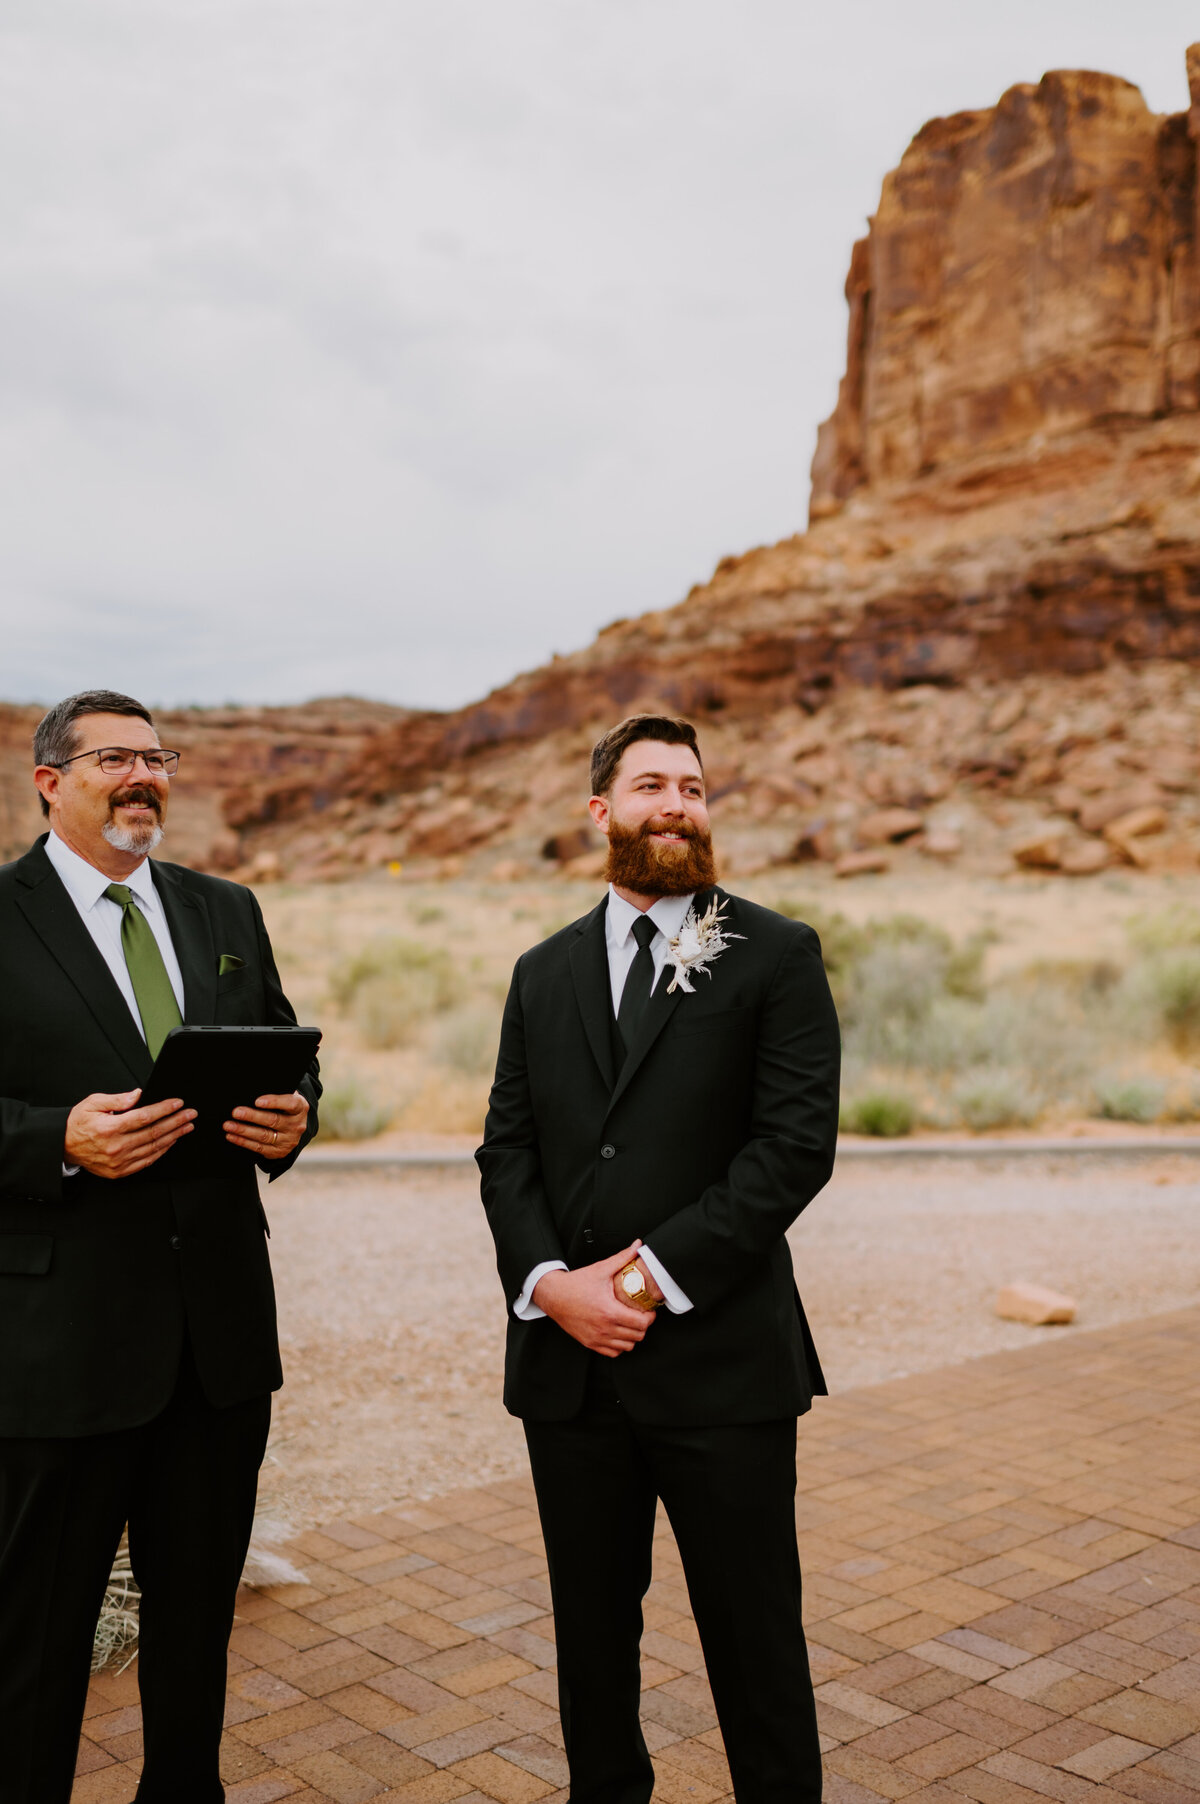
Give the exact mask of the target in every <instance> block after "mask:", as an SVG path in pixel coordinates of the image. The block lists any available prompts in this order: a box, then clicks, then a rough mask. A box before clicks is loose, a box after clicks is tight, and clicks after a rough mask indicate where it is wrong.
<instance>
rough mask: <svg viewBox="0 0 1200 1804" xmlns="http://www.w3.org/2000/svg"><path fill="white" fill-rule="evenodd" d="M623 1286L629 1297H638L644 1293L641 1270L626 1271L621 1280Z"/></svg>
mask: <svg viewBox="0 0 1200 1804" xmlns="http://www.w3.org/2000/svg"><path fill="white" fill-rule="evenodd" d="M621 1288H622V1289H623V1290H624V1292H625V1295H626V1296H627V1297H637V1296H640V1295H641V1293H642V1274H641V1272H626V1273H625V1276H624V1277H623V1278H622V1280H621Z"/></svg>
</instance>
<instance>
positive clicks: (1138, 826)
mask: <svg viewBox="0 0 1200 1804" xmlns="http://www.w3.org/2000/svg"><path fill="white" fill-rule="evenodd" d="M1166 824H1167V815H1166V810H1165V809H1164V808H1160V807H1158V805H1157V804H1155V805H1154V806H1152V807H1149V808H1133V809H1131V810H1130V811H1129V813H1128V814H1119V815H1118V816H1117V817H1116V819H1115V820H1111V821H1109V823H1108V825H1107V826H1106V827H1105V829H1104V837H1105V839H1107V840H1108V841H1109V843H1110V844H1111V845H1114V846H1121V845H1123V844H1124V842H1125V841H1126V840H1130V839H1144V838H1145V837H1146V835H1147V834H1148V833H1161V832H1162V830H1163V828H1164V827H1165V826H1166Z"/></svg>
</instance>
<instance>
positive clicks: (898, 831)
mask: <svg viewBox="0 0 1200 1804" xmlns="http://www.w3.org/2000/svg"><path fill="white" fill-rule="evenodd" d="M924 825H925V822H924V820H923V818H922V817H921V815H919V814H918V813H917V811H916V809H915V808H880V809H878V810H877V812H876V813H874V814H868V815H866V816H865V818H864V819H863V820H861V821H859V823H858V837H859V838H860V839H865V840H866V841H867V843H868V845H873V846H882V845H888V844H892V845H895V844H897V843H898V842H899V841H900V840H905V839H911V837H912V835H913V834H914V833H919V832H920V831H921V829H922V827H923V826H924Z"/></svg>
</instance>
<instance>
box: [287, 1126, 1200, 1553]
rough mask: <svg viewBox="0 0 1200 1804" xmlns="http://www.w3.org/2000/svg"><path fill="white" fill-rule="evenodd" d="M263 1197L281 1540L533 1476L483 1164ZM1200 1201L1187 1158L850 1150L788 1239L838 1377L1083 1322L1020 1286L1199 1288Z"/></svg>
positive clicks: (1119, 1309)
mask: <svg viewBox="0 0 1200 1804" xmlns="http://www.w3.org/2000/svg"><path fill="white" fill-rule="evenodd" d="M266 1200H267V1206H268V1209H269V1212H270V1215H271V1222H272V1228H273V1230H274V1234H273V1239H272V1242H271V1246H272V1257H273V1259H274V1264H275V1271H276V1278H277V1284H278V1290H279V1306H280V1322H281V1328H282V1334H283V1341H284V1364H285V1371H286V1374H287V1384H286V1385H285V1388H284V1390H283V1391H282V1392H281V1394H280V1396H279V1398H278V1399H277V1409H276V1417H275V1427H274V1431H273V1434H272V1441H271V1449H270V1454H269V1459H268V1465H267V1467H266V1470H265V1472H264V1483H263V1497H262V1508H261V1518H262V1526H263V1529H264V1531H265V1534H266V1536H267V1538H268V1539H274V1538H282V1536H283V1534H284V1532H285V1531H287V1530H295V1529H300V1528H302V1527H307V1526H311V1525H315V1524H317V1523H320V1522H323V1521H328V1520H330V1519H331V1518H333V1517H335V1516H338V1515H342V1514H355V1513H359V1512H363V1511H367V1510H371V1509H378V1508H381V1507H383V1506H384V1505H386V1504H389V1503H393V1502H397V1501H400V1500H402V1499H405V1498H411V1497H414V1496H431V1495H436V1494H438V1493H439V1492H445V1491H449V1490H454V1489H456V1488H458V1487H459V1486H464V1485H476V1484H483V1483H486V1482H487V1481H488V1480H489V1479H491V1478H494V1477H498V1476H502V1475H508V1474H510V1473H512V1472H515V1471H519V1470H521V1469H522V1468H523V1462H524V1444H523V1440H522V1436H521V1431H520V1426H519V1424H518V1423H516V1422H514V1421H512V1420H511V1419H510V1418H509V1417H508V1416H507V1415H506V1414H505V1412H504V1409H503V1406H502V1404H501V1402H500V1383H501V1366H502V1358H503V1337H504V1313H503V1303H502V1298H501V1294H500V1289H499V1284H498V1281H497V1279H496V1275H495V1270H494V1266H493V1263H492V1251H491V1242H490V1239H489V1237H488V1233H487V1228H486V1225H485V1223H484V1219H483V1214H482V1211H481V1209H480V1206H479V1201H478V1195H477V1191H476V1187H475V1184H474V1182H473V1180H472V1177H471V1174H470V1173H469V1172H467V1173H458V1172H454V1173H444V1174H438V1173H434V1174H424V1175H421V1176H415V1177H414V1176H409V1177H403V1176H395V1177H393V1176H387V1175H382V1176H381V1175H380V1174H378V1173H371V1174H362V1175H358V1174H349V1175H347V1174H345V1173H337V1172H320V1171H317V1170H313V1169H309V1170H305V1168H304V1167H303V1165H302V1166H301V1168H300V1169H299V1170H298V1171H297V1172H295V1173H294V1174H292V1175H291V1176H289V1177H287V1178H285V1179H283V1180H282V1181H281V1182H280V1183H279V1184H277V1185H275V1186H273V1187H272V1189H271V1191H270V1193H269V1195H268V1197H267V1199H266ZM1198 1209H1200V1160H1196V1159H1189V1158H1187V1157H1185V1156H1170V1157H1165V1156H1158V1157H1146V1158H1142V1159H1138V1160H1136V1161H1125V1160H1114V1159H1107V1158H1103V1157H1097V1156H1080V1155H1073V1156H1071V1157H1061V1158H1047V1159H1041V1158H1038V1159H1030V1158H1022V1159H1016V1158H1014V1159H1010V1160H1008V1161H1003V1162H998V1161H996V1160H993V1159H988V1160H984V1159H980V1160H979V1161H974V1160H972V1161H969V1162H967V1161H958V1160H956V1161H945V1160H943V1161H938V1160H933V1159H929V1160H913V1159H912V1158H911V1157H910V1158H906V1159H899V1158H897V1159H884V1160H879V1161H871V1162H870V1163H869V1164H868V1163H866V1162H858V1163H851V1162H848V1161H847V1162H846V1163H845V1164H844V1165H843V1166H842V1167H840V1168H839V1170H838V1172H837V1174H836V1175H835V1177H834V1179H833V1182H832V1183H831V1184H830V1186H829V1187H828V1189H827V1190H826V1191H825V1192H824V1193H823V1194H822V1195H821V1196H820V1197H818V1198H817V1200H816V1201H815V1202H814V1203H813V1204H812V1205H811V1206H810V1208H809V1209H808V1210H807V1211H806V1213H805V1215H804V1216H802V1217H801V1219H800V1221H799V1222H798V1223H797V1224H796V1226H795V1228H794V1229H793V1231H792V1235H791V1240H792V1244H793V1252H794V1256H795V1261H796V1270H797V1277H798V1280H799V1284H800V1288H801V1291H802V1293H803V1296H804V1299H805V1304H806V1306H807V1308H808V1311H809V1315H810V1318H811V1320H812V1324H813V1331H814V1334H815V1336H816V1340H817V1344H818V1346H819V1348H820V1350H821V1355H822V1358H823V1360H824V1362H825V1369H826V1373H827V1376H828V1379H829V1383H830V1387H831V1389H833V1390H844V1389H846V1388H848V1387H849V1386H852V1385H860V1384H870V1383H874V1382H877V1381H879V1380H882V1379H885V1378H889V1377H894V1376H897V1375H899V1374H901V1373H904V1372H914V1371H921V1370H925V1369H928V1368H930V1367H933V1366H939V1365H946V1364H949V1363H952V1362H954V1361H957V1360H961V1359H965V1358H969V1357H971V1356H972V1355H975V1354H980V1353H987V1352H991V1351H993V1350H995V1349H997V1348H1001V1347H1012V1346H1022V1345H1025V1344H1027V1343H1028V1341H1029V1339H1030V1338H1031V1337H1033V1336H1036V1335H1038V1334H1043V1335H1044V1334H1062V1333H1070V1332H1074V1330H1071V1329H1065V1330H1064V1329H1040V1330H1039V1329H1029V1328H1023V1327H1020V1326H1017V1325H1015V1324H1013V1323H1006V1322H1001V1321H1000V1320H998V1318H997V1317H996V1316H994V1315H993V1314H992V1311H991V1305H992V1301H993V1298H994V1295H995V1292H996V1290H997V1288H998V1287H999V1285H1000V1284H1002V1283H1004V1282H1007V1281H1010V1280H1017V1279H1028V1280H1031V1281H1034V1282H1039V1283H1044V1284H1050V1285H1052V1286H1054V1287H1056V1288H1061V1289H1064V1290H1066V1291H1068V1292H1070V1293H1071V1294H1072V1295H1074V1296H1075V1297H1076V1298H1077V1299H1078V1301H1079V1304H1080V1313H1079V1322H1078V1326H1079V1328H1081V1329H1086V1328H1090V1327H1100V1326H1103V1325H1104V1324H1107V1323H1111V1322H1117V1321H1121V1320H1126V1319H1129V1318H1132V1317H1136V1316H1142V1315H1150V1314H1154V1313H1157V1312H1159V1311H1162V1310H1169V1309H1176V1308H1179V1307H1182V1306H1184V1305H1187V1304H1191V1303H1194V1302H1195V1301H1196V1298H1197V1295H1198V1294H1200V1235H1198V1234H1197V1232H1196V1226H1195V1224H1196V1221H1197V1212H1198ZM655 1331H656V1332H663V1333H669V1332H670V1324H669V1322H664V1323H663V1324H662V1325H661V1327H656V1330H655ZM818 1407H819V1405H818ZM801 1457H803V1432H802V1435H801Z"/></svg>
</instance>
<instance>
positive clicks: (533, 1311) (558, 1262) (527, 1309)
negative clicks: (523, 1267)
mask: <svg viewBox="0 0 1200 1804" xmlns="http://www.w3.org/2000/svg"><path fill="white" fill-rule="evenodd" d="M566 1270H567V1265H566V1261H565V1260H563V1259H546V1260H543V1262H542V1264H541V1265H535V1266H534V1268H533V1270H532V1271H531V1272H530V1274H529V1276H528V1277H527V1278H526V1280H525V1283H524V1286H523V1287H522V1290H521V1294H520V1296H519V1297H518V1298H517V1300H516V1302H515V1303H514V1304H513V1314H514V1315H515V1316H516V1318H517V1320H518V1321H519V1322H540V1321H542V1320H544V1318H545V1314H546V1311H545V1310H544V1309H539V1308H538V1306H537V1304H536V1303H535V1302H534V1301H533V1293H534V1291H535V1290H536V1289H537V1287H538V1280H539V1279H541V1278H544V1277H545V1276H546V1273H547V1272H565V1271H566Z"/></svg>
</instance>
